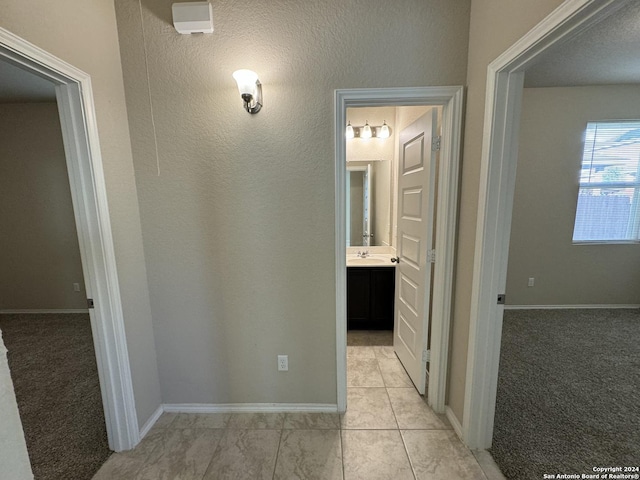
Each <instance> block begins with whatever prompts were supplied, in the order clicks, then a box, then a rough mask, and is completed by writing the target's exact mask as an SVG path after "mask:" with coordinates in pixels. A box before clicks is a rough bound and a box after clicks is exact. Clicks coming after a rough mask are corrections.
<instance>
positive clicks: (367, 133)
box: [360, 121, 371, 138]
mask: <svg viewBox="0 0 640 480" xmlns="http://www.w3.org/2000/svg"><path fill="white" fill-rule="evenodd" d="M360 137H361V138H371V127H370V126H369V122H368V121H367V122H366V123H365V124H364V127H362V135H360Z"/></svg>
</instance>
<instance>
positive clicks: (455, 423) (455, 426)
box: [444, 406, 463, 440]
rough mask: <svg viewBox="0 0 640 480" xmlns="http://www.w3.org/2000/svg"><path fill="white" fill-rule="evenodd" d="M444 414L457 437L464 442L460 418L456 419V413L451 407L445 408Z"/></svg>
mask: <svg viewBox="0 0 640 480" xmlns="http://www.w3.org/2000/svg"><path fill="white" fill-rule="evenodd" d="M444 412H445V414H446V415H447V419H448V420H449V422H450V423H451V426H452V427H453V430H454V431H455V432H456V435H458V437H460V439H461V440H462V438H463V436H462V425H460V422H459V421H458V417H456V415H455V413H453V410H451V407H449V406H446V407H444Z"/></svg>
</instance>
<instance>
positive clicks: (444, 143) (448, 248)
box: [335, 87, 463, 433]
mask: <svg viewBox="0 0 640 480" xmlns="http://www.w3.org/2000/svg"><path fill="white" fill-rule="evenodd" d="M462 99H463V89H462V87H418V88H387V89H355V90H338V91H336V106H335V115H336V122H335V127H336V130H335V139H336V140H335V142H336V143H335V145H336V169H335V175H336V211H335V218H336V244H335V251H336V351H337V379H338V385H337V392H338V399H337V403H338V411H339V412H340V413H344V412H345V411H346V410H347V384H348V382H347V258H348V257H347V254H348V253H349V254H350V255H353V256H358V250H360V255H359V257H360V260H356V262H358V261H359V262H361V263H362V262H366V261H367V259H368V258H367V257H368V256H370V255H371V254H372V252H371V251H369V252H363V251H362V250H363V249H367V248H368V249H378V248H380V249H387V251H388V252H389V261H390V259H391V258H393V257H394V255H392V254H393V253H394V252H395V247H394V245H393V242H394V240H393V238H394V232H393V229H394V227H393V225H394V224H395V222H394V221H393V215H394V213H393V212H395V211H396V208H397V201H396V200H389V203H390V204H391V206H390V207H389V208H388V214H387V215H386V216H385V215H382V214H380V215H378V217H379V219H378V220H377V221H376V220H375V216H376V215H377V214H376V213H375V207H374V208H373V212H369V213H370V215H369V221H368V223H367V222H365V221H362V222H360V221H357V222H356V223H358V224H360V223H361V224H362V228H363V230H364V232H363V235H366V236H367V240H366V243H368V246H364V245H363V246H357V245H352V246H349V247H347V241H346V239H347V222H346V218H347V215H349V216H350V217H351V214H350V213H349V214H347V212H346V205H347V203H348V202H347V199H346V192H347V185H346V178H347V165H348V164H347V160H348V157H347V149H348V147H347V142H346V138H345V137H346V135H345V132H346V128H347V122H348V121H349V122H351V123H352V124H353V125H351V126H352V127H353V126H354V125H359V124H356V123H354V122H355V121H356V120H355V117H354V119H352V118H349V119H347V116H348V113H349V116H351V115H352V114H353V115H355V113H356V111H355V110H353V111H352V109H357V108H372V107H391V108H393V109H395V108H400V107H412V108H414V109H415V108H416V107H426V108H427V109H430V110H431V109H432V110H434V111H437V110H438V109H441V126H442V127H441V128H442V134H441V139H440V166H439V168H438V170H437V184H438V185H439V188H438V191H437V195H436V194H434V199H435V204H436V205H437V212H435V213H434V218H435V221H434V228H435V235H434V242H433V246H434V248H433V249H434V250H437V251H438V261H437V262H435V263H434V264H433V280H434V281H433V290H432V291H431V297H432V299H433V301H432V302H431V341H430V347H431V348H430V358H429V359H427V358H425V360H424V368H425V376H426V362H427V360H429V364H430V365H429V367H430V368H429V380H428V383H429V384H428V389H426V390H427V403H428V404H429V406H430V407H431V408H432V409H433V410H434V411H435V412H438V413H445V411H446V409H445V388H446V371H447V357H448V343H449V321H450V313H451V289H452V279H453V262H454V249H455V228H456V215H457V200H458V170H459V153H460V139H461V124H462ZM434 107H435V108H434ZM361 112H362V111H361ZM364 114H367V113H366V112H364ZM414 119H415V118H414ZM366 120H368V119H365V122H363V124H362V125H361V126H362V130H363V131H364V129H365V128H366V123H368V122H366ZM372 121H373V120H372ZM376 121H377V123H378V124H379V125H373V123H372V124H371V125H369V126H373V127H374V129H375V130H374V131H375V133H376V135H377V131H378V129H380V130H382V125H384V124H385V123H386V124H388V126H391V130H392V131H393V130H394V126H393V125H392V124H391V122H390V121H389V119H387V118H380V119H376ZM358 130H359V128H358ZM395 133H397V134H399V133H400V132H399V131H398V132H395ZM358 134H359V132H358ZM397 134H396V135H393V137H394V138H395V139H396V142H398V146H399V142H400V140H399V139H400V135H397ZM430 134H431V132H430ZM365 136H368V134H365ZM354 137H355V135H354ZM372 137H373V134H372ZM362 140H365V139H362ZM370 140H376V141H378V140H381V141H388V140H390V138H385V139H382V138H371V139H370ZM429 143H430V142H429ZM354 145H357V144H355V143H354ZM380 145H382V144H381V143H379V144H378V146H380ZM422 145H423V146H424V144H422ZM395 146H396V145H395V144H393V146H392V148H391V152H392V155H393V154H394V152H395V150H396V149H395V148H393V147H395ZM360 147H362V145H360ZM360 147H357V146H356V147H354V148H356V149H358V148H360ZM430 147H431V145H430V144H429V151H431V148H430ZM411 150H412V152H413V149H411ZM415 150H419V149H415ZM411 155H413V153H411V154H410V155H409V156H411ZM411 158H414V157H411ZM365 160H366V159H365ZM356 161H357V160H356ZM360 162H362V159H361V160H360ZM364 163H365V164H366V163H372V164H373V163H374V162H366V161H365V162H364ZM376 163H378V162H376ZM380 165H381V166H382V165H383V163H382V162H380ZM390 165H391V162H389V167H388V170H389V171H390V172H391V174H393V175H395V173H393V169H391V167H390ZM373 168H375V165H372V169H373ZM373 177H375V173H374V174H373ZM385 183H386V182H385ZM394 183H395V181H394V182H388V183H387V184H388V185H393V184H394ZM373 190H374V189H372V191H373ZM407 191H408V190H407ZM405 193H406V191H405ZM395 197H396V192H394V194H393V195H391V194H388V198H389V199H393V198H395ZM351 198H354V197H353V195H352V196H351ZM351 198H350V203H351ZM369 200H370V199H369ZM363 201H364V196H363ZM385 211H387V210H385ZM396 216H397V214H396ZM353 223H354V222H353V218H350V224H353ZM375 225H377V227H376V226H375ZM371 235H373V237H372V236H371ZM350 237H351V238H352V239H353V235H350ZM406 237H410V235H406ZM378 239H379V240H378ZM376 241H379V242H380V243H382V245H379V246H378V245H372V244H371V242H373V243H375V242H376ZM385 243H386V245H385ZM354 250H355V251H354ZM405 252H409V248H405ZM373 253H376V252H375V251H374V252H373ZM380 253H382V252H380ZM416 253H417V254H419V255H422V256H423V258H425V257H426V255H427V253H428V252H427V251H426V250H425V251H420V252H416ZM429 254H431V253H430V252H429ZM401 261H402V260H401ZM386 268H388V267H386ZM361 273H362V274H364V273H366V272H362V271H361ZM381 273H382V272H381ZM370 275H371V274H370ZM381 282H382V283H383V284H384V282H385V281H384V280H382V281H381ZM374 283H376V281H375V280H374ZM393 283H394V284H395V283H396V281H395V279H394V280H393ZM422 293H426V291H425V292H422ZM425 296H427V298H428V295H425ZM427 313H428V312H427ZM419 321H420V324H421V325H427V321H428V314H421V315H420V318H419ZM387 326H388V323H387ZM426 335H427V329H426V328H425V329H424V333H423V334H420V338H417V336H416V338H415V341H416V343H415V344H416V345H417V344H420V345H426V341H427V338H426ZM418 342H419V343H418ZM385 353H390V352H389V351H388V349H386V352H385ZM420 353H422V348H420ZM383 354H384V353H381V355H383ZM394 355H395V354H394ZM422 358H423V357H422V356H420V359H419V362H420V363H422V362H423V360H422ZM416 378H419V376H418V377H416ZM414 383H416V382H415V381H414ZM424 383H426V382H425V380H423V389H424ZM423 392H424V390H423ZM458 433H460V432H458Z"/></svg>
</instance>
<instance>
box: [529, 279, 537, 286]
mask: <svg viewBox="0 0 640 480" xmlns="http://www.w3.org/2000/svg"><path fill="white" fill-rule="evenodd" d="M535 281H536V279H535V278H533V277H529V283H527V285H528V286H529V287H533V284H534V283H535Z"/></svg>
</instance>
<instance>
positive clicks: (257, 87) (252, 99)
mask: <svg viewBox="0 0 640 480" xmlns="http://www.w3.org/2000/svg"><path fill="white" fill-rule="evenodd" d="M233 78H234V79H235V81H236V82H237V83H238V90H239V91H240V96H241V97H242V100H243V101H244V109H245V110H246V111H247V112H249V113H258V112H259V111H260V109H261V108H262V84H261V83H260V80H259V79H258V74H257V73H256V72H254V71H252V70H236V71H235V72H233Z"/></svg>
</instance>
